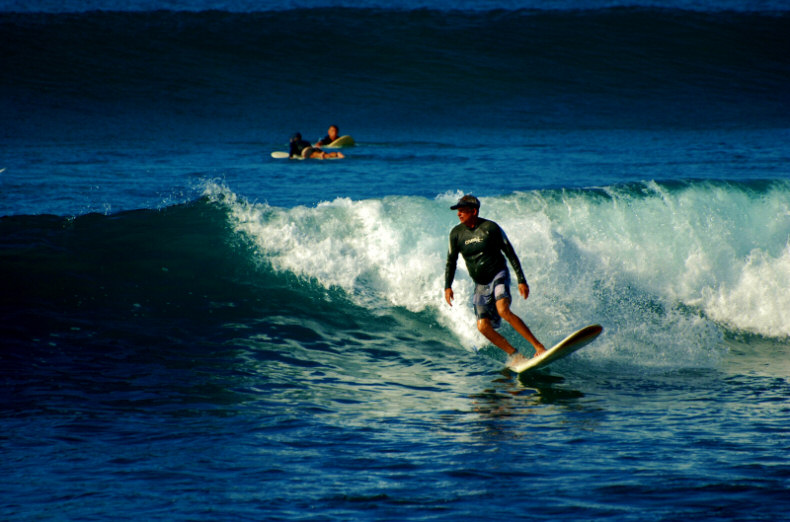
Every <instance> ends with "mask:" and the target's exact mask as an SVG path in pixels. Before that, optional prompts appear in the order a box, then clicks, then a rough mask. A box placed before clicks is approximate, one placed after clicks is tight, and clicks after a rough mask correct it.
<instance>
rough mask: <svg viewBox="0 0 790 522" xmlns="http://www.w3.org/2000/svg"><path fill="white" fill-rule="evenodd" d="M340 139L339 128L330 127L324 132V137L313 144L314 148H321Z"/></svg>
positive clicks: (335, 126)
mask: <svg viewBox="0 0 790 522" xmlns="http://www.w3.org/2000/svg"><path fill="white" fill-rule="evenodd" d="M339 137H340V127H338V126H337V125H330V126H329V130H327V131H326V136H324V137H323V138H321V139H320V140H318V141H317V142H315V145H313V146H314V147H323V146H326V145H329V144H330V143H332V142H333V141H335V140H336V139H338V138H339Z"/></svg>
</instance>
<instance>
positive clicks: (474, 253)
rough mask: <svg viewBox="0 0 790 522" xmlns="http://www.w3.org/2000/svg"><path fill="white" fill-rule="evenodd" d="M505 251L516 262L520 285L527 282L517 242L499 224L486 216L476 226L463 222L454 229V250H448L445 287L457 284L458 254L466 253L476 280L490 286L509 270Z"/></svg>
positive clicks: (479, 219)
mask: <svg viewBox="0 0 790 522" xmlns="http://www.w3.org/2000/svg"><path fill="white" fill-rule="evenodd" d="M502 252H504V253H505V255H506V256H507V258H508V260H509V261H510V264H511V265H513V270H514V271H515V272H516V280H517V281H518V282H519V284H521V283H526V282H527V279H526V278H525V277H524V272H523V271H522V270H521V263H520V262H519V260H518V256H516V251H515V250H513V245H511V244H510V241H508V239H507V236H506V235H505V232H504V231H503V230H502V229H501V228H500V227H499V225H497V224H496V223H494V222H493V221H489V220H487V219H483V218H477V226H475V228H469V227H467V226H466V225H464V224H463V223H459V224H458V225H456V226H455V228H453V229H452V231H450V250H449V252H448V253H447V267H446V268H445V270H444V287H445V288H450V287H451V286H452V284H453V279H454V278H455V266H456V263H457V262H458V254H461V255H462V256H464V261H466V268H467V270H469V275H470V276H472V280H473V281H474V282H475V283H477V284H479V285H487V284H489V283H490V282H491V281H492V280H493V279H494V276H496V275H497V274H498V273H499V272H500V271H502V270H506V269H507V265H506V264H505V258H504V256H502Z"/></svg>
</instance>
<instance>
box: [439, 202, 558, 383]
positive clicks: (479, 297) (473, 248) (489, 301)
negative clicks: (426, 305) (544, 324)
mask: <svg viewBox="0 0 790 522" xmlns="http://www.w3.org/2000/svg"><path fill="white" fill-rule="evenodd" d="M450 209H452V210H458V219H460V220H461V222H460V223H459V224H458V225H456V226H455V227H454V228H453V229H452V231H451V232H450V250H449V251H448V253H447V266H446V268H445V272H444V299H445V301H447V304H449V305H450V306H453V299H454V295H453V288H452V285H453V279H454V278H455V268H456V264H457V262H458V254H461V255H462V256H463V258H464V261H465V262H466V268H467V270H468V271H469V275H470V276H471V277H472V280H473V281H474V282H475V283H476V285H475V294H474V298H473V303H474V309H475V316H476V317H477V329H478V330H479V331H480V333H482V334H483V335H484V336H485V337H486V339H488V340H489V341H491V343H493V344H494V346H496V347H498V348H500V349H501V350H502V351H504V352H505V353H506V354H508V355H509V356H510V357H509V358H508V360H507V366H508V367H509V368H513V367H516V366H518V365H520V364H523V363H524V361H526V360H527V359H526V358H525V357H524V356H523V355H521V354H520V353H519V352H518V350H516V349H515V348H513V346H512V345H511V344H510V343H509V342H508V340H507V339H505V338H504V337H503V336H502V335H501V334H499V333H498V332H497V331H496V329H497V328H499V326H500V324H501V319H504V320H505V321H507V322H508V323H509V324H510V326H512V327H513V329H515V330H516V331H517V332H518V333H519V334H521V336H522V337H524V339H526V340H527V341H529V343H530V344H531V345H532V347H533V348H534V349H535V356H538V355H540V354H542V353H544V352H545V351H546V348H545V347H544V346H543V344H541V342H540V341H538V340H537V338H535V336H534V335H532V332H531V331H530V330H529V328H528V327H527V325H526V324H524V321H522V320H521V318H520V317H519V316H517V315H516V314H514V313H513V312H512V311H511V310H510V301H511V299H510V272H509V270H508V268H507V264H506V263H505V257H504V256H503V255H502V253H503V252H504V254H505V256H507V258H508V260H509V261H510V264H511V265H512V266H513V270H514V271H515V272H516V279H517V281H518V292H519V294H521V297H523V298H524V299H526V298H527V297H528V296H529V285H527V279H526V278H525V277H524V272H523V271H522V270H521V263H520V262H519V260H518V256H516V252H515V250H513V246H512V245H511V244H510V241H508V239H507V236H506V235H505V232H504V230H502V228H500V226H499V225H497V224H496V223H494V222H493V221H490V220H488V219H483V218H481V217H480V216H479V212H480V200H478V199H477V198H476V197H474V196H473V195H471V194H467V195H466V196H464V197H462V198H461V199H459V200H458V203H456V204H455V205H453V206H452V207H450Z"/></svg>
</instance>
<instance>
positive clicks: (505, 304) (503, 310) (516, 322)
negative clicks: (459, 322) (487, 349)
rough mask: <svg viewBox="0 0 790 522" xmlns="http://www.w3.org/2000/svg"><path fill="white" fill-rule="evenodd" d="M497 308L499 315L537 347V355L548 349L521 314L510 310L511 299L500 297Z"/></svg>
mask: <svg viewBox="0 0 790 522" xmlns="http://www.w3.org/2000/svg"><path fill="white" fill-rule="evenodd" d="M496 309H497V312H499V316H500V317H502V319H504V320H505V321H507V322H508V324H510V326H512V327H513V329H514V330H515V331H517V332H518V333H519V334H521V337H523V338H524V339H526V340H527V341H529V344H531V345H532V347H533V348H534V349H535V355H536V356H537V355H540V354H542V353H543V352H545V351H546V347H545V346H543V343H541V342H540V341H538V339H537V338H536V337H535V336H534V335H533V334H532V332H531V331H530V329H529V327H527V325H526V324H525V323H524V321H522V320H521V318H520V317H519V316H517V315H516V314H514V313H513V312H512V311H511V310H510V299H508V298H504V299H499V300H498V301H497V302H496ZM478 328H479V327H478ZM495 333H496V332H495ZM483 335H485V334H483ZM497 335H499V334H497ZM500 337H501V336H500ZM491 342H493V341H491Z"/></svg>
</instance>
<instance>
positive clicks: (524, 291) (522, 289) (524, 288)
mask: <svg viewBox="0 0 790 522" xmlns="http://www.w3.org/2000/svg"><path fill="white" fill-rule="evenodd" d="M518 293H519V294H521V297H523V298H524V299H526V298H527V297H529V285H528V284H527V283H519V284H518Z"/></svg>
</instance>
